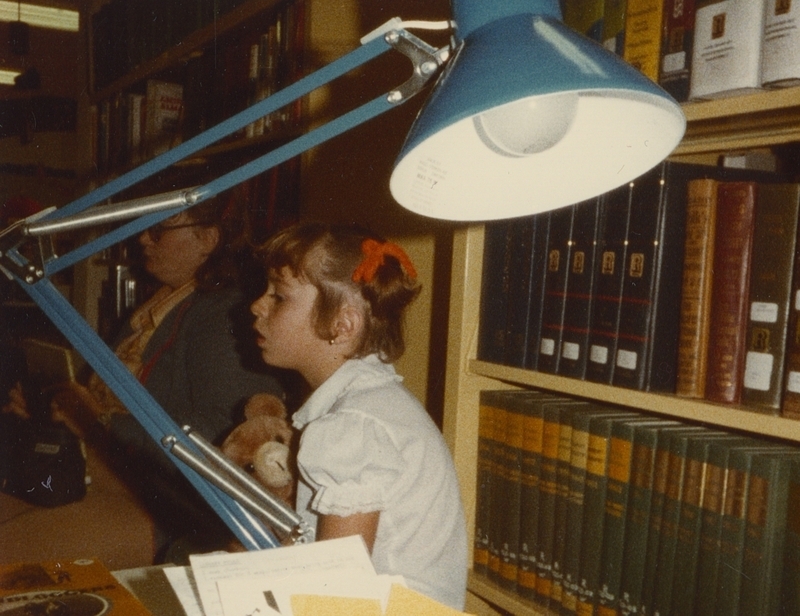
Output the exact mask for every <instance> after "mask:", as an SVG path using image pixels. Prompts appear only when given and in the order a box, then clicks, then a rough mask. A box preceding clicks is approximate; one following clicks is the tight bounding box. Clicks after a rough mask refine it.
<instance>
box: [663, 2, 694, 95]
mask: <svg viewBox="0 0 800 616" xmlns="http://www.w3.org/2000/svg"><path fill="white" fill-rule="evenodd" d="M694 11H695V0H666V1H665V3H664V35H663V36H664V38H663V40H662V41H661V70H660V72H659V77H658V84H659V85H660V86H661V87H662V88H664V89H665V90H666V91H667V92H669V93H670V94H671V95H672V97H673V98H674V99H675V100H676V101H678V102H679V103H682V102H684V101H686V100H688V99H689V77H690V75H691V69H692V45H693V44H694Z"/></svg>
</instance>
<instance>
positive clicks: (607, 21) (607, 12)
mask: <svg viewBox="0 0 800 616" xmlns="http://www.w3.org/2000/svg"><path fill="white" fill-rule="evenodd" d="M626 8H627V3H626V2H625V0H606V2H605V6H604V7H603V40H602V43H603V47H605V48H606V49H608V50H609V51H613V52H614V53H615V54H617V55H618V56H621V55H622V53H623V51H624V50H625V9H626Z"/></svg>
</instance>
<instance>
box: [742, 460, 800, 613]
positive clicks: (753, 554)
mask: <svg viewBox="0 0 800 616" xmlns="http://www.w3.org/2000/svg"><path fill="white" fill-rule="evenodd" d="M799 462H800V451H797V450H796V449H795V450H791V449H790V450H784V451H780V452H774V453H763V454H756V456H755V457H754V458H753V462H752V466H751V468H750V487H749V492H748V494H749V497H748V500H747V507H746V511H745V539H744V550H743V554H742V587H741V595H740V597H739V613H740V614H763V615H764V616H772V615H777V614H781V613H796V612H786V611H784V610H785V607H786V606H784V604H783V602H782V598H781V585H782V568H783V566H784V562H783V561H784V554H785V549H786V547H787V544H786V537H787V520H788V518H789V516H790V515H791V512H790V509H789V507H790V505H791V504H792V503H791V501H790V496H791V493H792V485H793V484H794V485H795V486H796V485H797V483H798V481H800V466H799V465H798V463H799ZM796 504H797V503H796V502H795V503H793V505H796ZM795 590H796V587H795Z"/></svg>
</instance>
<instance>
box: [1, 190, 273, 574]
mask: <svg viewBox="0 0 800 616" xmlns="http://www.w3.org/2000/svg"><path fill="white" fill-rule="evenodd" d="M139 243H140V245H141V249H142V250H141V254H142V258H143V267H144V269H145V270H146V271H147V272H148V273H149V274H150V275H151V276H152V277H153V278H154V279H155V280H156V281H157V282H158V283H159V284H160V287H159V288H158V290H157V291H156V292H155V293H154V294H153V295H152V296H151V297H150V299H148V300H147V301H146V302H145V303H144V304H143V305H141V306H140V307H139V308H138V309H136V310H135V311H134V313H133V315H132V316H131V318H130V319H129V321H128V322H127V324H126V325H125V326H124V327H123V328H122V331H121V333H120V334H119V336H118V338H117V341H116V343H115V344H113V345H112V348H114V350H115V353H116V355H117V356H118V357H119V358H120V360H121V361H122V362H123V363H124V364H125V366H127V367H128V369H130V370H131V372H133V373H134V374H135V375H136V376H137V378H138V379H139V381H140V382H141V383H142V384H143V385H144V386H145V388H146V389H147V390H148V391H149V393H150V394H151V395H152V396H153V397H154V398H155V400H156V401H157V402H158V403H159V405H160V406H161V407H162V408H163V409H164V410H165V411H166V412H167V413H168V414H169V415H170V416H171V417H172V419H173V420H174V421H175V422H176V423H177V424H178V425H179V426H184V425H189V426H191V427H192V428H193V429H195V430H196V431H198V432H199V433H200V434H201V435H203V436H204V437H205V438H206V439H208V440H209V441H211V442H212V443H215V444H217V445H219V444H221V442H222V440H223V439H224V437H225V436H226V435H227V434H228V432H229V431H230V430H231V429H232V428H233V427H234V426H235V425H237V424H238V423H239V422H240V421H241V418H242V415H241V412H242V408H243V406H244V404H245V402H246V401H247V400H248V399H249V398H250V397H251V396H254V395H256V394H264V393H267V394H274V395H277V396H279V397H281V398H283V395H284V394H283V390H282V387H281V385H280V384H279V382H278V380H277V379H276V378H275V377H274V376H273V375H271V374H269V373H267V372H266V370H265V368H264V366H263V363H262V362H260V361H259V356H258V349H257V348H256V347H255V344H254V343H253V341H252V336H250V323H249V320H248V316H247V315H248V313H247V302H246V298H245V296H244V294H243V293H242V291H241V289H240V284H239V283H240V278H239V272H240V269H241V265H242V258H243V256H244V255H247V254H249V251H248V250H247V248H248V245H247V241H246V233H245V220H244V216H243V214H242V213H241V212H239V211H238V209H237V208H236V204H235V203H234V202H232V201H226V200H223V199H219V198H218V199H215V200H211V201H208V202H204V203H201V204H199V205H197V206H194V207H192V208H190V209H188V210H185V211H183V212H181V213H179V214H176V215H175V216H173V217H171V218H168V219H167V220H165V221H164V222H162V223H160V224H158V225H155V226H153V227H151V228H150V229H148V230H146V231H145V232H144V233H142V234H141V236H140V237H139ZM239 315H241V319H242V320H239V319H238V318H237V316H239ZM240 333H241V335H239V334H240ZM73 393H77V395H78V397H79V398H80V399H81V401H82V404H81V406H82V407H83V408H87V409H88V410H89V411H90V413H88V414H90V415H92V416H93V418H94V419H96V420H98V422H99V425H103V426H105V428H106V430H105V431H104V433H103V436H102V437H101V438H102V440H103V441H104V443H103V444H104V445H105V446H106V448H107V449H109V450H110V452H111V458H112V459H113V460H114V461H115V462H116V463H119V465H120V466H121V467H122V469H121V470H122V471H123V473H124V474H125V476H126V477H128V478H130V480H131V482H133V483H134V484H136V485H134V487H136V488H138V489H137V491H138V492H139V493H140V494H141V497H142V499H143V500H144V501H145V504H146V505H147V506H148V509H149V510H150V512H151V513H152V514H153V517H154V519H155V521H156V527H157V528H156V531H157V533H158V535H159V536H158V537H157V541H158V543H159V545H158V546H157V548H156V551H157V552H158V551H160V552H161V555H157V556H156V560H163V559H164V558H166V559H170V558H171V559H172V560H173V561H174V560H176V558H177V556H176V554H175V553H176V552H181V553H183V552H184V551H189V552H194V551H198V550H202V551H205V550H209V549H216V548H219V547H222V546H224V545H226V543H227V541H228V540H229V539H230V538H231V537H230V535H229V533H228V531H227V529H226V528H225V527H224V525H223V524H222V522H221V521H220V520H219V518H218V517H217V516H216V514H214V513H213V512H212V510H211V509H210V507H208V506H207V505H206V503H205V502H204V501H203V500H202V499H201V498H200V497H199V495H198V494H197V493H196V491H195V490H194V488H193V487H192V486H191V484H190V483H189V482H188V481H187V480H186V479H185V478H184V477H183V476H182V474H181V473H180V472H179V471H178V469H177V468H176V467H175V466H174V464H173V463H172V461H171V460H169V459H168V457H167V454H165V453H164V451H163V450H162V448H161V447H160V446H158V445H157V444H156V443H154V442H153V440H152V439H151V438H150V436H149V435H147V433H146V432H145V431H144V429H143V428H142V427H141V426H140V425H139V424H138V422H137V421H136V420H135V419H134V418H133V416H132V415H130V414H129V413H128V412H127V410H126V409H125V408H124V406H123V405H122V404H121V403H120V402H119V400H117V398H116V396H115V395H114V394H113V392H112V391H111V390H110V389H109V388H108V387H107V386H106V385H105V383H103V382H102V381H101V380H100V379H99V378H98V377H97V376H96V375H92V376H91V377H90V378H89V381H88V385H87V387H86V388H83V387H80V386H79V387H77V388H75V392H73ZM6 410H11V411H13V412H17V413H18V414H25V412H26V403H25V399H24V396H23V393H22V391H21V389H20V388H17V389H16V390H15V391H12V392H11V404H10V405H8V406H7V407H6ZM89 423H90V426H89V427H88V431H87V426H85V425H84V426H82V429H81V432H83V433H84V437H85V438H91V434H92V432H93V429H92V427H91V424H92V423H94V426H95V427H96V426H97V425H98V423H97V422H89ZM95 431H96V430H95ZM109 436H110V438H109ZM176 539H178V540H179V541H178V542H177V543H178V544H179V545H180V547H179V548H176V547H175V546H176ZM164 552H169V554H168V555H167V556H166V557H165V556H164Z"/></svg>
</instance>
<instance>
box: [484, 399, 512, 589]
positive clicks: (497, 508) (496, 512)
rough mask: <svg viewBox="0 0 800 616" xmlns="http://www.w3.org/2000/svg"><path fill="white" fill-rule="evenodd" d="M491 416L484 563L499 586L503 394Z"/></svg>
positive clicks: (504, 421)
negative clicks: (490, 489)
mask: <svg viewBox="0 0 800 616" xmlns="http://www.w3.org/2000/svg"><path fill="white" fill-rule="evenodd" d="M491 413H492V415H493V419H492V421H491V425H492V439H491V441H490V443H491V447H492V453H491V460H492V465H491V470H492V478H491V481H490V483H491V486H492V492H491V494H492V501H491V512H490V513H489V528H488V535H489V559H488V563H487V567H488V572H487V574H488V577H489V579H491V580H493V581H495V582H497V583H499V582H500V561H501V555H500V551H501V549H502V537H503V529H504V528H505V525H506V519H507V517H508V511H507V509H506V508H505V506H504V503H503V498H504V492H505V490H507V489H508V483H507V480H506V477H505V474H504V473H505V464H504V460H503V458H504V455H505V451H504V450H505V440H506V430H507V429H508V415H509V413H508V410H507V409H506V408H505V404H504V401H503V396H502V394H500V395H498V396H497V397H496V398H495V399H494V400H492V402H491Z"/></svg>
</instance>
